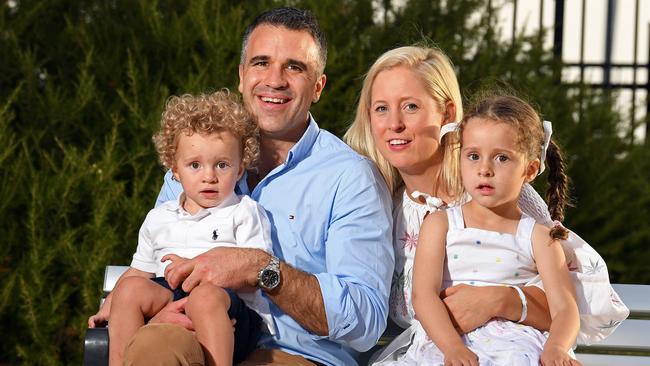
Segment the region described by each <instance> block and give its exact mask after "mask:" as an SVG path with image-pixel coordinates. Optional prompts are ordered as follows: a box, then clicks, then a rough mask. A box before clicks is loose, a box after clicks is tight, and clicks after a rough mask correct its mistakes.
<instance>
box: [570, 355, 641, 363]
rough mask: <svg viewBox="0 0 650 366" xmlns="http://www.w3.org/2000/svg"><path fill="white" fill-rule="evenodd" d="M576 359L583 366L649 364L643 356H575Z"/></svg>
mask: <svg viewBox="0 0 650 366" xmlns="http://www.w3.org/2000/svg"><path fill="white" fill-rule="evenodd" d="M576 357H577V358H578V361H580V362H582V364H583V365H585V366H613V365H616V366H648V364H650V361H648V358H647V357H643V356H621V355H583V354H576Z"/></svg>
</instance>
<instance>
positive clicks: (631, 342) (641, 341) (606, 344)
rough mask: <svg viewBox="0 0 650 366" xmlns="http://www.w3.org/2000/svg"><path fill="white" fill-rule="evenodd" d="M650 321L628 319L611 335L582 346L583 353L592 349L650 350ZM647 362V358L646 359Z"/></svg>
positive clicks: (580, 349)
mask: <svg viewBox="0 0 650 366" xmlns="http://www.w3.org/2000/svg"><path fill="white" fill-rule="evenodd" d="M649 326H650V321H648V320H639V319H627V320H625V321H623V323H621V325H619V327H618V328H616V330H615V331H614V333H612V334H611V335H610V336H609V337H607V338H605V339H604V340H602V341H600V342H598V343H596V344H592V345H590V346H582V345H581V346H580V348H579V351H580V352H582V353H585V352H589V351H590V350H591V351H605V350H611V351H622V352H627V351H631V352H636V351H642V352H648V351H649V350H650V337H648V327H649ZM646 362H647V359H646Z"/></svg>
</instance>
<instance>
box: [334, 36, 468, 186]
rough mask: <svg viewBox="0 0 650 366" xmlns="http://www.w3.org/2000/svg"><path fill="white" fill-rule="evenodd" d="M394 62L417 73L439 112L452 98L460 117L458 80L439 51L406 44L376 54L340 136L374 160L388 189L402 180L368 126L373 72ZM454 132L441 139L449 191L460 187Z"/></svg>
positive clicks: (443, 174) (443, 176) (444, 180)
mask: <svg viewBox="0 0 650 366" xmlns="http://www.w3.org/2000/svg"><path fill="white" fill-rule="evenodd" d="M397 66H405V67H408V68H409V69H411V71H413V73H415V74H416V75H417V76H419V77H420V79H421V80H422V82H423V83H424V85H425V88H426V90H427V91H428V92H429V95H430V96H431V97H432V98H433V99H434V100H435V102H436V104H437V105H438V107H439V108H440V110H441V111H442V113H443V114H445V113H446V112H447V107H446V104H447V103H448V102H452V103H453V105H454V107H455V110H456V116H455V119H456V120H457V121H458V120H460V119H461V118H462V117H463V104H462V99H461V94H460V88H459V87H458V80H457V79H456V74H455V73H454V68H453V65H452V63H451V61H450V60H449V58H448V57H447V56H446V55H445V54H444V53H443V52H442V51H440V50H438V49H436V48H429V47H420V46H407V47H400V48H395V49H393V50H390V51H387V52H386V53H384V54H383V55H381V56H379V58H378V59H377V61H375V63H374V64H373V65H372V66H371V67H370V70H368V73H367V74H366V76H365V78H364V80H363V88H362V89H361V94H360V96H359V104H358V105H357V112H356V116H355V118H354V121H353V122H352V124H351V125H350V128H348V130H347V132H346V133H345V136H344V137H343V139H344V140H345V142H346V143H347V144H348V145H350V147H352V148H353V149H354V150H356V151H357V152H358V153H359V154H361V155H364V156H366V157H368V158H369V159H370V160H372V161H374V162H375V164H376V165H377V167H378V168H379V171H380V172H381V174H382V175H383V177H384V179H385V180H386V184H387V185H388V188H389V189H390V191H391V192H392V193H395V191H397V189H398V188H400V187H401V186H402V184H403V183H404V182H403V181H402V177H401V176H400V174H399V172H398V171H397V169H396V168H395V167H393V166H392V165H391V164H390V163H389V162H388V160H386V158H384V157H383V156H382V155H381V154H380V153H379V151H378V150H377V146H376V145H375V141H374V139H373V137H372V131H371V127H370V103H371V95H370V94H371V91H372V85H373V83H374V81H375V78H376V77H377V75H378V74H379V73H380V72H382V71H384V70H389V69H392V68H394V67H397ZM450 122H454V121H450ZM457 135H458V134H457V133H448V134H446V135H445V137H444V138H443V140H442V142H441V145H442V148H443V149H444V150H443V151H444V158H443V164H442V165H443V166H442V170H441V183H442V187H441V188H443V189H444V190H445V191H446V193H447V194H450V195H454V194H455V193H456V192H459V191H461V190H462V183H461V178H460V166H459V159H458V154H459V151H458V137H457Z"/></svg>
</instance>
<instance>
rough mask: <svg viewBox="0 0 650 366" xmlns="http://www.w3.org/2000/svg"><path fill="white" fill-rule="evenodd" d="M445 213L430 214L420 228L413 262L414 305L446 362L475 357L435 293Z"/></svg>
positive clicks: (439, 275)
mask: <svg viewBox="0 0 650 366" xmlns="http://www.w3.org/2000/svg"><path fill="white" fill-rule="evenodd" d="M448 226H449V225H448V223H447V214H446V213H445V212H444V211H440V212H436V213H434V214H432V215H429V216H428V217H427V218H426V219H425V220H424V222H423V223H422V227H421V228H420V234H419V238H418V248H417V251H416V252H415V263H414V265H413V308H414V309H415V317H416V318H417V319H418V320H419V321H420V323H421V324H422V327H423V328H424V330H425V331H426V332H427V335H428V336H429V338H431V339H432V340H433V342H434V343H435V344H436V345H437V346H438V348H440V350H441V351H442V352H443V353H444V355H445V361H446V362H447V361H452V360H462V361H465V362H468V364H469V363H472V364H474V362H477V361H478V359H477V357H476V355H475V354H474V353H472V352H471V351H470V350H469V349H468V348H467V347H466V346H465V344H464V343H463V341H462V339H461V337H460V336H459V335H458V332H457V331H456V329H454V325H453V324H452V322H451V319H450V318H449V315H448V314H447V309H446V308H445V305H444V303H443V302H442V300H441V299H440V297H439V296H438V294H439V292H440V287H441V285H442V274H443V267H444V262H445V255H446V251H445V246H446V242H447V240H446V236H447V229H448Z"/></svg>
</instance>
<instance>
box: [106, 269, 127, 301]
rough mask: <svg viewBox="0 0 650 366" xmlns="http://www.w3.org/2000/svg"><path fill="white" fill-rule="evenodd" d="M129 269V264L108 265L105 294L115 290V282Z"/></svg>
mask: <svg viewBox="0 0 650 366" xmlns="http://www.w3.org/2000/svg"><path fill="white" fill-rule="evenodd" d="M127 269H129V266H106V272H104V288H103V290H104V296H106V295H108V293H109V292H111V291H113V287H115V282H117V279H118V278H120V276H121V275H122V273H124V272H125V271H126V270H127Z"/></svg>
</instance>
